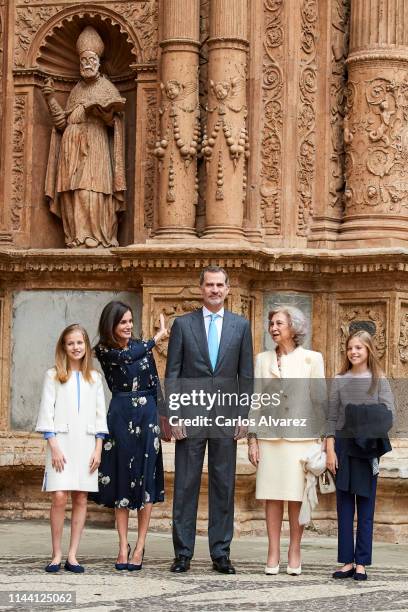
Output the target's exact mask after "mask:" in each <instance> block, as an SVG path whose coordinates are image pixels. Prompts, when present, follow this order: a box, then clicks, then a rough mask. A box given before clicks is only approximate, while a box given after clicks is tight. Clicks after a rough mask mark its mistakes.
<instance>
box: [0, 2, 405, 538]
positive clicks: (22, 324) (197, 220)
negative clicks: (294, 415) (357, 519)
mask: <svg viewBox="0 0 408 612" xmlns="http://www.w3.org/2000/svg"><path fill="white" fill-rule="evenodd" d="M406 4H407V3H406V1H405V0H398V1H397V0H384V1H382V2H378V1H377V0H353V2H351V1H350V0H161V1H158V0H134V1H133V2H128V1H127V0H104V1H103V2H102V1H100V0H96V1H93V2H90V1H88V0H85V1H83V2H80V3H78V2H72V1H70V0H58V2H57V1H55V0H33V1H32V2H30V3H28V2H27V1H26V0H1V1H0V153H1V155H0V366H1V371H0V516H7V517H19V516H21V517H37V518H38V517H45V516H46V515H47V512H48V503H49V502H48V499H47V497H46V496H44V495H41V494H40V492H39V483H40V480H41V471H42V468H41V466H42V463H43V457H44V443H43V441H42V439H41V437H40V436H38V435H37V434H33V433H32V432H31V431H30V430H31V427H32V423H33V420H34V408H35V405H36V403H37V401H38V400H37V398H38V392H39V385H40V384H41V378H42V374H41V372H42V371H43V369H44V368H45V367H47V365H48V364H49V363H51V360H52V348H53V345H54V343H55V337H56V335H57V334H58V332H59V331H60V328H61V327H63V326H64V325H65V324H66V323H68V322H72V319H74V318H75V319H77V318H78V317H80V318H81V320H82V321H83V322H84V323H85V324H86V325H87V326H89V329H90V332H91V335H92V334H93V333H94V326H95V321H96V315H95V312H96V311H98V310H99V309H100V306H101V305H102V303H103V302H104V301H107V300H108V299H110V297H109V296H112V295H117V294H118V293H120V294H123V295H125V296H128V299H130V300H134V303H135V306H136V312H137V313H138V315H139V313H140V320H141V333H142V334H143V335H144V336H145V337H148V336H150V335H153V334H154V332H155V330H156V329H157V327H158V324H159V315H160V314H161V313H163V314H164V315H165V317H166V319H167V321H168V322H169V324H170V325H171V323H172V321H173V320H174V318H175V317H177V316H179V315H181V314H183V313H185V312H189V311H191V310H192V309H194V308H197V307H198V306H199V305H200V299H199V298H200V294H199V291H198V287H197V278H198V272H199V270H200V268H201V267H202V266H205V265H208V264H209V263H214V264H219V265H222V266H224V267H225V268H226V269H227V270H228V272H229V274H230V277H231V283H232V285H231V293H230V295H229V298H228V307H229V308H231V309H232V310H233V311H235V312H237V313H240V314H242V315H244V316H246V317H247V318H248V319H249V320H250V321H251V326H252V332H253V335H254V343H255V350H256V352H259V351H261V350H264V348H265V347H266V348H270V344H269V338H268V336H267V334H266V332H265V318H266V314H267V311H268V310H269V308H270V307H271V305H272V304H273V303H274V302H276V301H279V302H280V301H281V300H284V301H289V302H294V303H296V304H298V305H300V306H301V307H302V308H303V309H304V310H305V311H306V313H307V316H308V319H309V320H310V337H309V338H308V345H309V346H311V347H312V348H313V349H315V350H319V351H321V352H322V353H323V355H324V358H325V365H326V373H327V375H328V376H332V375H333V374H334V373H336V372H337V371H338V369H339V365H340V362H341V358H342V354H343V352H344V342H345V337H346V335H347V333H348V331H349V329H350V327H353V326H355V325H363V326H365V327H366V328H368V329H370V330H371V331H372V333H373V335H374V342H375V346H376V350H377V352H378V354H379V356H380V360H381V364H382V366H383V368H384V370H385V372H386V373H387V375H388V376H389V377H390V378H392V379H394V380H398V379H403V378H406V377H407V375H408V349H407V347H408V310H407V308H408V306H407V305H408V282H407V279H408V276H407V274H408V251H407V249H406V241H407V227H408V226H407V206H406V199H407V193H408V191H407V189H406V184H405V182H406V181H405V178H406V177H405V167H406V163H405V162H406V157H407V156H406V150H405V147H406V140H407V139H406V127H405V124H406V119H407V117H406V115H407V107H408V105H407V100H406V89H407V87H406V82H405V73H406V68H407V61H408V51H407V49H408V40H407V36H406V31H407V26H408V24H406V23H405V21H406V19H407V18H408V12H407V7H406ZM386 15H387V19H386V18H385V16H386ZM86 26H92V27H93V28H95V29H96V30H97V31H98V33H99V35H100V36H101V38H102V40H103V43H104V46H105V53H104V56H103V57H102V58H101V59H102V63H101V71H102V72H103V73H104V74H106V75H107V77H108V78H109V79H110V81H111V82H112V83H113V84H114V86H115V87H116V88H117V90H118V91H119V93H120V96H121V97H122V98H123V99H124V100H125V102H124V108H123V112H122V111H120V112H122V115H120V119H121V120H123V124H124V126H125V127H124V137H125V150H124V167H123V172H124V175H125V178H126V184H127V190H126V193H125V205H126V209H125V211H123V212H122V213H121V214H120V216H119V217H118V220H119V229H118V241H119V247H118V248H110V249H109V248H106V249H103V248H100V249H92V248H89V249H85V248H83V249H68V248H64V244H65V240H64V232H63V224H62V221H61V219H60V218H58V217H57V216H55V215H54V214H52V212H51V210H50V201H49V198H48V199H47V198H46V197H45V183H46V174H47V158H48V155H49V151H50V146H51V143H52V134H53V122H52V118H51V116H50V112H49V108H48V107H47V102H46V100H45V97H44V95H43V87H44V84H45V83H46V82H49V79H50V78H52V81H53V84H54V89H55V97H56V100H57V102H58V104H59V105H60V106H61V108H63V109H65V107H66V104H67V99H68V96H69V94H70V92H71V91H72V89H73V87H74V86H75V84H76V83H77V82H78V79H79V67H78V53H77V50H76V40H77V38H78V36H79V34H80V32H81V31H82V30H83V28H85V27H86ZM115 112H116V111H115ZM54 127H55V126H54ZM107 129H108V131H109V130H110V129H112V128H111V126H108V127H107ZM108 133H109V134H110V135H112V132H108ZM60 135H61V134H60ZM48 296H49V297H48ZM61 296H62V298H61ZM68 298H69V299H68ZM138 320H139V316H138ZM166 354H167V344H166V342H162V343H160V345H159V346H158V347H157V349H156V358H157V363H158V367H159V370H160V372H161V373H163V371H164V366H165V359H166ZM400 406H401V407H400V408H399V410H400V411H401V412H400V415H404V414H406V410H405V403H404V402H402V404H400ZM399 422H400V421H399ZM397 433H398V439H396V440H394V447H395V448H394V451H393V453H392V455H391V456H390V457H389V458H386V459H385V460H384V462H383V468H382V472H381V478H380V487H379V502H378V512H377V514H376V521H377V530H378V533H379V534H380V535H382V537H386V538H388V539H394V540H395V541H402V540H404V539H405V540H406V539H407V537H408V520H407V518H406V512H405V511H404V506H405V508H406V503H407V492H408V473H407V464H408V442H407V440H408V433H406V435H405V439H404V427H402V428H401V430H400V431H398V432H397ZM172 448H173V447H172V445H168V446H166V447H165V449H166V450H165V461H166V475H167V491H168V498H167V501H166V503H165V505H163V506H161V507H156V508H155V510H154V525H155V527H157V528H160V529H168V527H169V521H170V509H171V490H172V478H173V454H172V453H173V450H172ZM253 490H254V475H253V470H252V468H251V467H250V465H249V463H248V461H247V459H246V449H245V446H244V445H243V444H242V445H240V447H239V461H238V466H237V514H236V528H237V532H252V531H256V532H261V531H263V529H264V527H263V511H262V507H261V506H260V505H258V504H256V502H255V501H254V497H253ZM206 508H207V507H206V477H205V476H204V477H203V489H202V499H201V503H200V513H199V527H200V529H201V528H203V529H204V526H205V520H206V512H207V509H206ZM90 513H91V518H92V520H93V521H98V522H107V523H109V524H112V513H110V512H107V511H103V510H100V509H99V510H98V509H96V508H95V507H91V508H90ZM334 518H335V513H334V504H333V499H332V498H328V499H323V500H322V501H321V505H320V506H319V508H318V511H317V512H316V515H315V525H316V527H317V528H319V529H322V530H323V531H326V532H332V531H333V528H334V527H333V526H334V522H333V521H334Z"/></svg>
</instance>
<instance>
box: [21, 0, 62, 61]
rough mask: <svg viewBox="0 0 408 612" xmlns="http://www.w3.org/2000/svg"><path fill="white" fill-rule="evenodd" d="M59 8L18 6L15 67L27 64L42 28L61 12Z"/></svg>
mask: <svg viewBox="0 0 408 612" xmlns="http://www.w3.org/2000/svg"><path fill="white" fill-rule="evenodd" d="M59 10H60V9H59V7H57V6H18V7H17V8H16V23H15V34H14V65H15V66H17V67H22V66H24V64H25V59H26V56H27V52H28V49H29V47H30V45H31V43H32V41H33V38H34V36H35V35H36V33H37V32H38V30H39V29H40V27H41V26H42V25H43V24H44V23H45V22H46V21H48V20H49V19H51V17H53V16H54V15H55V14H56V13H58V11H59Z"/></svg>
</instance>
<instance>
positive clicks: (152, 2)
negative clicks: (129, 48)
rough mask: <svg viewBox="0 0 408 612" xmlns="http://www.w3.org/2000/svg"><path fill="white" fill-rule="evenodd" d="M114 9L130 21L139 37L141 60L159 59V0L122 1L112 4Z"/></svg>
mask: <svg viewBox="0 0 408 612" xmlns="http://www.w3.org/2000/svg"><path fill="white" fill-rule="evenodd" d="M112 8H113V10H114V11H116V12H117V13H118V14H119V15H122V17H124V18H125V20H126V21H127V22H129V23H130V24H131V25H132V27H133V29H134V30H135V32H136V33H137V35H138V37H139V42H140V46H141V58H140V60H141V62H145V63H151V62H156V61H157V51H158V48H159V46H158V23H159V7H158V1H157V0H149V1H146V2H121V3H115V4H114V5H112Z"/></svg>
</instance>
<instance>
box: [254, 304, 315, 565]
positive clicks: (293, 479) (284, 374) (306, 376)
mask: <svg viewBox="0 0 408 612" xmlns="http://www.w3.org/2000/svg"><path fill="white" fill-rule="evenodd" d="M268 319H269V333H270V335H271V336H272V339H273V340H274V342H275V343H276V348H275V349H274V350H271V351H265V352H264V353H259V354H258V355H257V356H256V362H255V379H256V384H255V390H256V391H257V390H262V391H264V392H265V391H269V392H271V391H274V390H275V391H277V392H278V393H279V398H280V400H279V401H280V405H279V407H278V408H276V410H275V409H274V408H273V406H271V405H269V407H268V409H267V411H268V413H269V416H270V417H274V416H275V417H276V416H278V415H279V416H280V417H282V416H284V417H286V418H287V419H289V418H299V421H298V423H299V424H300V426H298V427H296V429H293V428H290V427H289V428H282V427H277V428H276V427H275V429H273V428H271V426H270V424H269V426H268V425H265V423H264V424H262V425H261V421H262V420H264V421H265V418H264V419H261V418H260V417H261V416H262V415H263V416H264V417H266V416H267V415H266V412H267V411H266V410H265V409H264V408H262V407H261V408H260V409H258V410H256V409H255V408H254V406H252V408H251V411H250V414H249V416H250V422H252V423H254V422H255V425H253V424H251V425H250V427H249V433H248V457H249V460H250V461H251V463H252V464H253V465H254V466H255V467H256V468H257V474H256V498H257V499H264V500H266V507H265V512H266V525H267V531H268V539H269V549H268V559H267V564H266V568H265V573H266V574H277V573H278V572H279V560H280V533H281V527H282V519H283V506H284V501H285V500H287V502H288V515H289V525H290V543H289V551H288V566H287V573H288V574H290V575H299V574H300V573H301V551H300V543H301V539H302V534H303V526H301V525H299V512H300V507H301V502H302V498H303V492H304V487H305V473H304V470H303V466H302V463H301V459H304V458H306V457H307V456H308V455H309V454H310V453H311V452H312V450H313V448H314V447H315V445H316V443H318V439H317V435H318V434H317V433H315V432H316V430H317V429H319V428H320V426H322V427H323V426H324V418H322V417H320V419H319V418H318V412H319V410H321V412H323V411H322V408H324V403H325V383H324V365H323V357H322V355H321V353H317V352H315V351H309V350H306V349H304V348H303V347H302V346H301V344H302V343H303V341H304V339H305V336H306V330H307V325H306V319H305V317H304V315H303V313H302V312H301V311H300V310H299V309H297V308H294V307H292V306H284V305H281V306H279V307H277V308H275V309H274V310H272V311H271V312H270V313H269V317H268ZM268 379H269V389H268ZM271 379H275V380H271ZM291 379H292V380H291ZM275 387H276V389H275ZM302 419H303V420H302ZM304 419H306V425H307V427H306V429H303V431H302V424H304ZM285 429H286V432H288V433H289V435H292V436H293V434H294V432H295V431H296V433H297V432H302V433H303V436H309V435H310V436H313V437H300V436H299V434H298V437H296V438H295V437H290V438H286V437H284V436H285V433H286V432H285ZM286 435H287V433H286Z"/></svg>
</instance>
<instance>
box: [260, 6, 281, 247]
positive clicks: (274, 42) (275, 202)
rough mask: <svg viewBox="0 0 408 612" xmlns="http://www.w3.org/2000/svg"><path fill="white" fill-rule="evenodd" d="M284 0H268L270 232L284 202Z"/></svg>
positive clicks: (265, 173) (266, 180)
mask: <svg viewBox="0 0 408 612" xmlns="http://www.w3.org/2000/svg"><path fill="white" fill-rule="evenodd" d="M283 6H284V5H283V1H282V0H265V1H264V23H265V30H264V39H263V49H264V54H263V83H262V91H263V95H262V104H263V113H262V114H263V118H262V132H261V172H260V174H261V186H260V195H261V224H262V227H263V229H264V231H265V233H266V234H272V235H273V234H279V233H280V229H281V205H282V130H283V110H282V106H283V76H282V68H281V65H282V62H283V59H284V58H283V45H284V30H283Z"/></svg>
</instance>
